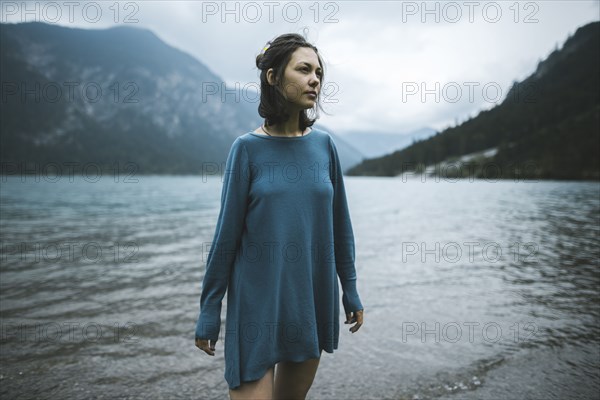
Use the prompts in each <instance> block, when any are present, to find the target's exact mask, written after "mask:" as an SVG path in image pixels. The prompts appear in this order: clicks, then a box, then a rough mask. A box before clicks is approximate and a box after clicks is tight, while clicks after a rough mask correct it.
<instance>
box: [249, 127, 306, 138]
mask: <svg viewBox="0 0 600 400" xmlns="http://www.w3.org/2000/svg"><path fill="white" fill-rule="evenodd" d="M313 132H314V129H313V128H312V127H311V128H310V131H309V132H308V133H307V134H306V135H302V136H269V135H263V134H260V133H256V132H254V131H250V132H248V133H250V134H251V135H253V136H256V137H260V138H263V139H272V140H302V139H305V138H307V137H309V136H310V135H312V133H313Z"/></svg>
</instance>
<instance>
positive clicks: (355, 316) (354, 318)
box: [344, 310, 364, 333]
mask: <svg viewBox="0 0 600 400" xmlns="http://www.w3.org/2000/svg"><path fill="white" fill-rule="evenodd" d="M363 312H364V310H358V311H354V312H351V313H348V314H346V321H345V322H344V323H345V324H351V323H353V322H356V325H354V326H353V327H352V328H350V332H352V333H354V332H356V331H357V330H359V329H360V327H361V325H362V324H363Z"/></svg>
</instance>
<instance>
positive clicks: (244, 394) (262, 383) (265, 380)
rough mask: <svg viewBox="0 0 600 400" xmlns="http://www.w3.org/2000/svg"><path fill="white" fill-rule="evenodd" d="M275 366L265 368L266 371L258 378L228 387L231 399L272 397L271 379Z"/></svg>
mask: <svg viewBox="0 0 600 400" xmlns="http://www.w3.org/2000/svg"><path fill="white" fill-rule="evenodd" d="M274 376H275V367H274V366H273V367H271V368H269V369H268V370H267V373H266V374H265V375H264V376H263V377H262V378H261V379H259V380H256V381H251V382H242V384H241V385H240V386H239V387H237V388H236V389H229V398H230V399H231V400H245V399H252V400H254V399H257V400H271V399H272V398H273V379H274Z"/></svg>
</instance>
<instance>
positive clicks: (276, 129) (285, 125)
mask: <svg viewBox="0 0 600 400" xmlns="http://www.w3.org/2000/svg"><path fill="white" fill-rule="evenodd" d="M299 115H300V114H299V113H293V114H292V116H291V117H290V118H289V119H288V120H287V121H284V122H280V123H278V124H274V125H267V124H266V123H265V124H264V127H265V128H266V130H267V131H268V132H269V133H270V134H271V135H277V136H302V135H303V134H304V132H303V131H301V130H300V129H299V125H300V120H299Z"/></svg>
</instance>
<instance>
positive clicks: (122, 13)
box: [1, 0, 600, 135]
mask: <svg viewBox="0 0 600 400" xmlns="http://www.w3.org/2000/svg"><path fill="white" fill-rule="evenodd" d="M65 3H66V2H62V1H58V2H55V3H53V4H54V5H53V6H47V5H45V2H29V3H28V4H27V5H26V6H25V7H24V6H23V4H24V3H23V2H10V1H4V2H2V4H1V7H2V22H21V21H33V20H39V21H44V22H50V23H55V24H59V25H64V26H70V27H79V28H87V29H102V28H106V27H109V26H112V25H115V24H127V25H131V26H139V27H144V28H148V29H150V30H152V31H153V32H154V33H156V35H157V36H158V37H160V38H161V39H162V40H164V41H165V42H166V43H168V44H169V45H171V46H173V47H176V48H178V49H180V50H183V51H185V52H187V53H189V54H191V55H193V56H194V57H196V58H197V59H198V60H200V61H201V62H202V63H204V64H205V65H207V66H208V68H209V69H211V70H212V71H214V72H215V73H216V74H217V75H219V76H220V77H221V78H222V79H223V80H224V81H225V82H226V84H227V85H230V86H233V85H235V84H238V85H240V87H242V88H243V87H257V86H258V82H259V79H258V70H257V69H256V67H255V61H254V60H255V57H256V55H257V54H258V53H259V52H260V51H261V50H262V47H263V46H264V45H265V43H266V42H267V41H268V40H271V39H273V38H274V37H276V36H277V35H279V34H282V33H287V32H296V33H301V34H303V33H306V36H307V38H308V40H309V41H310V42H312V43H313V44H314V45H316V46H317V47H318V49H319V53H320V54H321V55H322V57H323V58H324V61H325V64H326V66H325V68H326V77H325V82H323V84H324V90H326V92H325V93H324V97H323V100H324V102H325V103H324V108H325V110H326V111H327V112H328V113H329V114H331V115H325V114H321V118H320V119H319V122H320V123H322V124H324V125H326V126H327V127H329V128H331V129H332V130H334V131H335V132H336V133H339V134H342V135H343V134H344V133H345V132H349V131H352V130H371V131H385V132H393V133H406V132H409V131H412V130H415V129H419V128H422V127H431V128H434V129H437V130H442V129H444V128H445V127H447V126H449V125H454V124H455V123H456V121H458V122H461V121H464V120H465V119H467V118H468V117H469V116H473V115H475V114H476V113H477V112H478V110H481V109H489V108H492V107H493V106H494V105H496V104H498V103H499V102H501V101H502V100H503V99H504V97H505V96H506V92H507V91H508V89H509V88H510V86H511V84H512V82H513V80H519V81H520V80H522V79H524V78H526V77H527V76H528V75H530V74H531V73H533V72H534V71H535V68H536V66H537V63H538V61H539V60H541V59H544V58H546V57H547V56H548V55H549V54H550V53H551V52H552V51H553V50H554V49H555V48H556V47H559V48H560V47H562V45H563V43H564V42H565V40H566V39H567V37H568V36H569V35H572V34H573V33H574V32H575V30H576V29H577V28H578V27H580V26H582V25H585V24H587V23H589V22H592V21H598V20H599V19H600V8H599V1H598V0H592V1H572V0H569V1H533V2H532V1H519V2H517V1H498V2H487V1H473V2H469V1H457V2H434V1H430V2H422V1H417V2H411V1H368V2H367V1H332V2H315V1H308V2H303V1H296V2H279V1H257V2H236V1H231V2H226V3H223V2H221V1H216V2H201V1H136V2H131V1H130V2H120V3H118V5H119V7H115V6H114V4H115V2H114V1H97V2H74V3H75V5H73V6H68V5H66V4H65ZM56 5H58V7H57V6H56ZM69 7H70V8H69ZM117 8H118V11H119V12H116V11H117ZM57 10H58V12H59V13H60V17H59V16H58V15H59V14H58V13H57ZM25 11H27V12H26V13H24V12H25ZM227 11H229V12H227ZM115 21H116V22H115ZM245 85H246V86H245ZM484 87H485V89H484ZM199 90H201V88H199ZM459 90H460V92H459ZM423 96H425V97H424V98H423Z"/></svg>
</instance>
